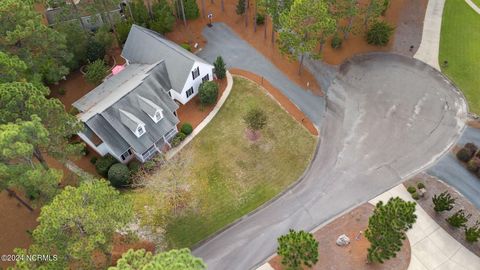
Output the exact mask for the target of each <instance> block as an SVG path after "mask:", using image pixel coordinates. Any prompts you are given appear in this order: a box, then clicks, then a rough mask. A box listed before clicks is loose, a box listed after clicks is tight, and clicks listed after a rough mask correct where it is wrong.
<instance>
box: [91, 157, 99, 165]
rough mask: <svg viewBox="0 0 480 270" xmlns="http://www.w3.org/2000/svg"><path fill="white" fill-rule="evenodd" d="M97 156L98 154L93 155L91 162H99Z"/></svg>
mask: <svg viewBox="0 0 480 270" xmlns="http://www.w3.org/2000/svg"><path fill="white" fill-rule="evenodd" d="M97 159H98V158H97V157H96V156H93V157H92V158H90V163H92V164H93V165H95V163H97Z"/></svg>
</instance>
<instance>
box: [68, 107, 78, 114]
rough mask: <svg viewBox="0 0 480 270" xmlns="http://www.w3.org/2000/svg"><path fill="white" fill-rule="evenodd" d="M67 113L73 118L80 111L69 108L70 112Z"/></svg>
mask: <svg viewBox="0 0 480 270" xmlns="http://www.w3.org/2000/svg"><path fill="white" fill-rule="evenodd" d="M68 113H69V114H71V115H73V116H75V115H77V114H78V113H80V111H79V110H78V109H77V108H75V107H71V108H70V110H69V111H68Z"/></svg>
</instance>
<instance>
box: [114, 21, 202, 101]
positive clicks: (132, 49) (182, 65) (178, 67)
mask: <svg viewBox="0 0 480 270" xmlns="http://www.w3.org/2000/svg"><path fill="white" fill-rule="evenodd" d="M122 57H123V58H125V59H127V60H128V61H129V63H140V64H153V63H155V62H157V61H161V60H164V61H165V63H166V66H167V69H168V73H169V76H170V81H171V82H172V88H173V90H175V91H177V92H179V93H181V91H182V90H183V86H184V85H185V82H186V80H187V79H188V77H189V76H190V71H191V70H192V68H193V64H194V63H195V62H201V63H204V64H207V65H210V64H208V63H207V62H205V60H203V59H201V58H200V57H198V56H196V55H195V54H193V53H191V52H189V51H187V50H185V49H184V48H182V47H181V46H179V45H177V44H175V43H174V42H172V41H169V40H168V39H166V38H165V37H163V36H162V35H160V34H159V33H157V32H155V31H152V30H149V29H146V28H143V27H141V26H138V25H135V24H134V25H132V28H131V30H130V33H129V34H128V38H127V41H126V42H125V45H124V47H123V51H122Z"/></svg>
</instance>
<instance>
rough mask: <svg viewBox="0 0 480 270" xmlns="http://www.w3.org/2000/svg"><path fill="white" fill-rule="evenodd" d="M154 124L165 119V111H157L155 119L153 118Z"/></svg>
mask: <svg viewBox="0 0 480 270" xmlns="http://www.w3.org/2000/svg"><path fill="white" fill-rule="evenodd" d="M151 118H152V120H153V122H155V123H158V122H160V120H162V119H163V111H162V110H157V111H156V112H155V114H154V115H153V117H151Z"/></svg>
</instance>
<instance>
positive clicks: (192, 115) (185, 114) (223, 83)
mask: <svg viewBox="0 0 480 270" xmlns="http://www.w3.org/2000/svg"><path fill="white" fill-rule="evenodd" d="M215 82H216V83H217V84H218V99H217V102H218V100H219V99H220V97H221V96H222V95H223V92H225V88H226V87H227V79H226V78H225V79H223V80H215ZM178 104H179V103H178ZM215 105H216V103H215V104H212V105H210V106H202V105H201V104H200V97H199V95H196V96H195V97H194V98H193V99H192V100H190V101H189V102H187V104H185V105H182V104H179V106H180V107H179V108H178V110H177V116H178V119H179V120H180V123H179V124H178V125H177V127H178V130H180V127H181V126H182V124H184V123H189V124H191V125H192V127H193V128H196V127H197V126H198V125H199V124H200V123H201V122H202V121H203V119H205V117H207V116H208V114H209V113H210V112H211V111H212V110H213V108H215Z"/></svg>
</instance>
